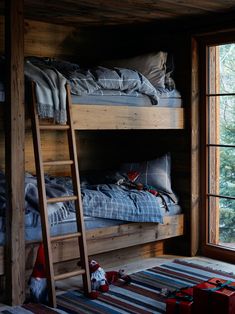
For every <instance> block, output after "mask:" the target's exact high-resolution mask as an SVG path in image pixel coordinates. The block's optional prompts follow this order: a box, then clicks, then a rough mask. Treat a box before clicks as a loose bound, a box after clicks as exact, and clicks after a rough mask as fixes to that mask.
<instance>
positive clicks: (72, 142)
mask: <svg viewBox="0 0 235 314" xmlns="http://www.w3.org/2000/svg"><path fill="white" fill-rule="evenodd" d="M66 91H67V103H66V105H67V113H68V116H67V120H68V124H69V125H70V129H69V130H68V131H67V135H68V143H69V147H70V148H71V149H70V159H72V160H74V163H73V164H72V165H71V171H72V179H73V189H74V191H73V192H74V194H76V195H78V199H77V200H75V201H74V202H75V207H76V208H78V209H79V211H78V210H76V218H77V219H76V221H77V229H78V231H80V232H81V237H79V238H78V241H79V247H82V250H80V260H81V266H82V268H84V269H85V273H84V274H83V275H82V277H83V286H84V291H85V293H86V294H88V293H89V292H91V280H90V270H89V263H88V252H87V245H86V238H85V226H84V219H83V207H82V195H81V186H80V177H79V172H78V171H79V170H78V169H79V168H78V156H77V150H76V139H75V131H74V127H73V121H72V103H71V97H69V95H70V86H69V85H68V84H66ZM79 215H80V216H79Z"/></svg>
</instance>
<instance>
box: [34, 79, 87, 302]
mask: <svg viewBox="0 0 235 314" xmlns="http://www.w3.org/2000/svg"><path fill="white" fill-rule="evenodd" d="M66 91H67V98H66V112H67V124H66V125H48V124H46V125H44V124H40V123H39V117H38V113H37V108H36V94H35V83H34V82H33V83H32V102H33V105H32V106H31V120H32V131H33V144H34V151H35V164H36V173H37V181H38V196H39V208H40V214H41V225H42V235H43V243H44V251H45V260H46V274H47V285H48V286H47V287H48V297H49V305H51V306H53V307H56V292H55V280H60V279H65V278H68V277H71V276H75V275H82V279H83V288H84V293H85V294H88V293H89V292H91V281H90V271H89V263H88V252H87V245H86V235H85V226H84V219H83V208H82V196H81V186H80V178H79V168H78V157H77V150H76V139H75V130H74V128H73V121H72V108H71V105H72V104H71V100H70V88H69V86H68V85H66ZM41 130H48V131H49V130H50V131H57V130H60V131H65V132H66V133H67V138H68V149H69V156H70V160H62V161H59V160H54V161H43V156H42V152H41V150H42V146H41V144H42V143H41V135H40V131H41ZM65 164H66V165H67V164H69V165H70V167H71V177H72V185H73V195H70V196H61V197H57V198H49V199H47V196H46V185H45V179H44V177H45V173H44V167H47V166H63V165H65ZM66 201H73V202H74V205H75V212H76V223H77V232H75V233H72V234H66V235H59V236H55V237H52V236H51V235H50V226H49V220H48V212H47V205H48V204H49V203H57V202H66ZM72 237H76V238H77V240H78V247H79V252H80V264H81V269H80V270H76V271H72V272H69V273H64V274H59V275H55V274H54V267H53V266H54V265H53V256H52V242H54V241H57V240H58V241H60V240H61V239H69V238H72Z"/></svg>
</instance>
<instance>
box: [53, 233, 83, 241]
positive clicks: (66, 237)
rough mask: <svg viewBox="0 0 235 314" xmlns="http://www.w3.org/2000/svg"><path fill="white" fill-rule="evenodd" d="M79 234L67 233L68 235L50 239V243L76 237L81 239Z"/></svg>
mask: <svg viewBox="0 0 235 314" xmlns="http://www.w3.org/2000/svg"><path fill="white" fill-rule="evenodd" d="M81 235H82V234H81V232H75V233H69V234H63V235H60V236H55V237H51V241H53V242H54V241H61V240H67V239H72V238H76V237H81Z"/></svg>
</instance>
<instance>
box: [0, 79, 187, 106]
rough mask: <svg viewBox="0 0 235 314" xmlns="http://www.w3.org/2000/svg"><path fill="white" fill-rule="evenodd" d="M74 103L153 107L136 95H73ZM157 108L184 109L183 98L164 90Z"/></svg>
mask: <svg viewBox="0 0 235 314" xmlns="http://www.w3.org/2000/svg"><path fill="white" fill-rule="evenodd" d="M3 101H5V91H4V86H3V83H2V82H0V102H3ZM72 103H73V104H79V105H111V106H137V107H148V106H153V104H152V102H151V99H150V98H149V97H148V96H145V95H142V94H138V93H135V94H134V95H132V94H126V95H115V96H114V95H112V94H111V93H110V95H107V91H106V95H92V94H90V95H82V96H77V95H72ZM157 107H169V108H179V107H182V98H181V96H180V94H179V92H178V91H177V90H176V89H174V90H172V91H167V90H164V91H163V92H162V93H161V95H160V96H159V102H158V105H157Z"/></svg>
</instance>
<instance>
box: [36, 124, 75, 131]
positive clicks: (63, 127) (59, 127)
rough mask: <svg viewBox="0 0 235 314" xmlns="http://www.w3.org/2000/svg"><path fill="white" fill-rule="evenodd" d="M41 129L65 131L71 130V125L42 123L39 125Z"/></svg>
mask: <svg viewBox="0 0 235 314" xmlns="http://www.w3.org/2000/svg"><path fill="white" fill-rule="evenodd" d="M39 128H40V130H58V131H64V130H69V129H70V126H69V125H67V124H66V125H61V124H58V125H57V124H55V125H51V124H50V125H49V124H48V125H47V124H40V125H39Z"/></svg>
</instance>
